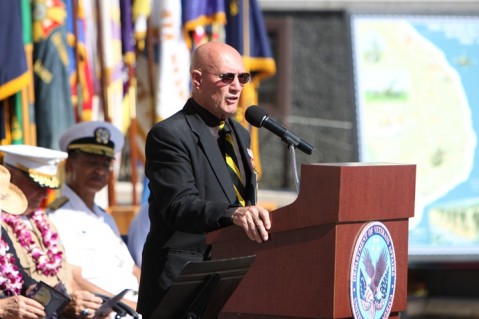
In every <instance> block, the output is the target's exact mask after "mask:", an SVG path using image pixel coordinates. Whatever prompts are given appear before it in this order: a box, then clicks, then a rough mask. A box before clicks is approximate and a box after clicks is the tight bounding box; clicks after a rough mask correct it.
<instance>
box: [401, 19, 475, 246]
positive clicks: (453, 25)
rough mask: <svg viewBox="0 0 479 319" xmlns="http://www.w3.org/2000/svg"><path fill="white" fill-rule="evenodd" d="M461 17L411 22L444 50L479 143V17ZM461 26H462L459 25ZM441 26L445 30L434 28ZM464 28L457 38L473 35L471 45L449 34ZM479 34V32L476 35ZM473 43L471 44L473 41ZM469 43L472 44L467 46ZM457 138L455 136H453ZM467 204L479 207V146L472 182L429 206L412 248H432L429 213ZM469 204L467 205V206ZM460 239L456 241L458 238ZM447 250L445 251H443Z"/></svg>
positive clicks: (453, 240)
mask: <svg viewBox="0 0 479 319" xmlns="http://www.w3.org/2000/svg"><path fill="white" fill-rule="evenodd" d="M457 19H459V18H458V17H455V18H451V19H450V20H449V19H444V17H443V18H442V19H441V20H434V18H431V19H422V20H417V21H416V20H411V21H412V22H411V24H412V26H413V27H414V28H415V29H416V30H417V31H418V33H419V34H421V35H422V36H423V37H424V38H426V39H428V40H429V41H431V43H433V44H434V45H435V46H436V47H437V48H438V49H439V50H441V51H442V52H443V53H444V55H445V57H446V59H447V61H449V63H450V65H451V66H452V67H453V68H454V69H455V70H456V71H457V72H458V74H459V76H460V78H461V80H462V85H463V88H464V92H465V94H466V97H467V99H468V101H469V106H470V108H471V110H470V111H471V116H472V124H473V129H474V131H475V132H476V136H477V141H478V143H479V31H477V30H479V17H475V18H471V17H469V18H466V20H462V21H460V20H457ZM458 22H459V23H458ZM438 25H441V26H442V27H441V28H439V29H438V28H434V30H433V28H431V27H432V26H434V27H437V26H438ZM460 28H462V29H463V30H462V31H458V32H457V33H456V34H457V35H460V34H462V35H469V38H468V39H467V40H468V41H460V37H459V36H450V35H448V34H447V33H449V34H450V33H451V32H447V31H452V33H454V30H457V29H460ZM474 30H476V31H474ZM469 40H471V41H469ZM467 42H469V43H467ZM450 134H454V132H450ZM461 202H464V204H466V203H467V204H469V205H471V203H475V204H476V207H477V206H479V147H478V146H477V145H476V149H475V151H474V160H473V169H472V171H471V174H470V175H469V177H468V179H467V180H466V181H465V182H463V183H461V184H459V185H457V186H456V187H455V188H454V189H452V190H451V191H449V192H448V193H447V194H446V195H444V196H443V197H441V198H440V199H438V200H436V201H435V202H433V203H431V204H429V205H428V206H426V207H425V210H424V214H423V219H422V220H421V222H420V223H419V224H418V225H417V226H416V227H415V228H414V229H412V230H411V231H410V234H409V235H410V237H409V239H410V246H411V248H414V246H415V245H418V246H423V245H426V246H427V245H428V244H430V242H431V236H432V234H431V232H432V231H434V230H431V229H429V223H428V219H427V218H428V211H429V210H430V209H431V208H432V207H434V206H437V205H447V204H450V203H454V205H455V206H456V204H458V203H461ZM467 204H466V205H467ZM441 236H445V238H444V239H445V241H446V242H447V241H449V242H450V244H449V245H450V246H451V248H452V247H453V246H454V245H456V244H459V245H464V244H465V245H476V246H477V247H476V248H477V252H479V244H477V243H476V244H473V243H468V242H467V241H466V242H464V241H459V243H458V238H457V237H456V236H454V235H453V234H451V235H449V238H448V235H447V233H444V232H443V233H442V234H441ZM455 237H456V238H455ZM442 248H444V247H442Z"/></svg>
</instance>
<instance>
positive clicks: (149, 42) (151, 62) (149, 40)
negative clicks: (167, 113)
mask: <svg viewBox="0 0 479 319" xmlns="http://www.w3.org/2000/svg"><path fill="white" fill-rule="evenodd" d="M146 21H147V22H146V23H147V25H146V50H147V57H148V82H149V84H150V110H151V123H150V124H151V126H153V125H155V123H156V103H155V101H156V95H155V76H154V74H153V69H154V66H155V59H154V54H155V52H154V48H153V31H152V26H151V16H149V17H148V19H147V20H146Z"/></svg>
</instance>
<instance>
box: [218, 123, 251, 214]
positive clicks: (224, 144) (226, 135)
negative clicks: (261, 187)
mask: <svg viewBox="0 0 479 319" xmlns="http://www.w3.org/2000/svg"><path fill="white" fill-rule="evenodd" d="M218 135H219V137H218V145H219V146H220V149H221V152H222V153H223V156H224V158H225V161H226V166H228V171H229V173H230V176H231V179H232V181H233V187H234V189H235V193H236V198H237V201H238V203H239V204H241V206H245V194H246V191H245V188H244V181H243V178H242V177H241V172H240V170H239V166H238V159H237V158H236V154H235V149H234V142H233V135H232V134H231V129H230V127H229V125H228V123H226V122H225V121H221V123H220V126H219V131H218Z"/></svg>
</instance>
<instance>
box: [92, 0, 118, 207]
mask: <svg viewBox="0 0 479 319" xmlns="http://www.w3.org/2000/svg"><path fill="white" fill-rule="evenodd" d="M100 1H101V0H95V9H96V23H97V30H98V33H97V34H98V38H97V44H98V55H99V58H98V60H99V64H100V84H101V85H100V87H101V88H100V91H101V92H100V93H101V94H100V101H101V103H100V104H101V105H102V108H103V116H104V118H105V122H108V123H111V118H110V112H109V110H110V108H109V105H108V90H107V87H108V84H109V83H108V74H107V72H106V68H105V61H104V54H105V53H104V52H105V48H104V47H103V25H102V21H101V12H102V11H101V5H100ZM115 204H116V198H115V173H114V172H113V171H111V172H110V176H109V178H108V205H109V206H114V205H115Z"/></svg>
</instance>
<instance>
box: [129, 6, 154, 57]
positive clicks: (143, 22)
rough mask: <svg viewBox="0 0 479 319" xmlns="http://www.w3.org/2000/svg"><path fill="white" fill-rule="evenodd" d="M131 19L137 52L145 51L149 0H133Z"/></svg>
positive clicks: (149, 10)
mask: <svg viewBox="0 0 479 319" xmlns="http://www.w3.org/2000/svg"><path fill="white" fill-rule="evenodd" d="M131 10H132V17H133V23H134V30H135V44H136V47H137V48H138V50H139V51H143V50H144V49H145V41H146V33H147V24H148V23H147V19H148V17H149V16H150V13H151V1H150V0H133V3H132V8H131Z"/></svg>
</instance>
